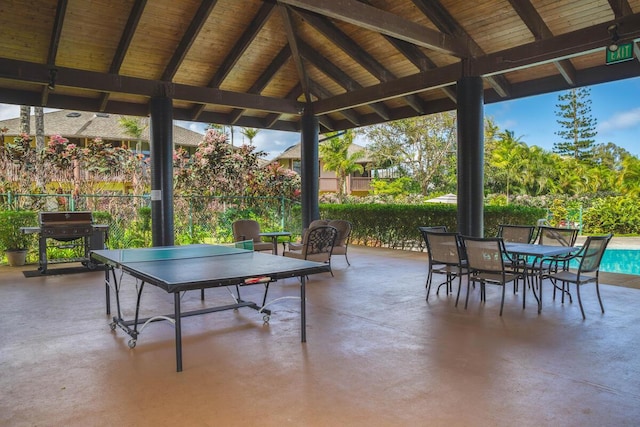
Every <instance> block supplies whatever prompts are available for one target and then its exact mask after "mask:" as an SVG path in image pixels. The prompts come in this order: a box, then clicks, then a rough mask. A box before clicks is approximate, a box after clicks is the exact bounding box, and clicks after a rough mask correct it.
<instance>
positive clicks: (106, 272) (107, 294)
mask: <svg viewBox="0 0 640 427" xmlns="http://www.w3.org/2000/svg"><path fill="white" fill-rule="evenodd" d="M110 272H111V268H110V267H107V268H105V270H104V290H105V298H106V302H107V316H108V315H109V314H111V293H110V292H109V274H110Z"/></svg>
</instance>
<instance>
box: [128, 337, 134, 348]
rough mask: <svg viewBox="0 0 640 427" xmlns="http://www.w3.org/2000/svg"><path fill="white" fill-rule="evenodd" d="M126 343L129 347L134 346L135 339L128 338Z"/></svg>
mask: <svg viewBox="0 0 640 427" xmlns="http://www.w3.org/2000/svg"><path fill="white" fill-rule="evenodd" d="M127 345H129V348H135V347H136V340H134V339H130V340H129V342H128V343H127Z"/></svg>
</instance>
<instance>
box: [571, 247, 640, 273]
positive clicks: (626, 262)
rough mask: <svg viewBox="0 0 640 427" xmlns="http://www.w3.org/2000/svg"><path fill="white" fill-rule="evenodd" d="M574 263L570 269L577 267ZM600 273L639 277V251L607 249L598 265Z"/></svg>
mask: <svg viewBox="0 0 640 427" xmlns="http://www.w3.org/2000/svg"><path fill="white" fill-rule="evenodd" d="M577 266H578V264H577V263H576V264H575V265H574V264H571V267H577ZM600 271H606V272H608V273H623V274H637V275H640V250H637V249H607V250H606V251H604V256H603V257H602V261H601V263H600Z"/></svg>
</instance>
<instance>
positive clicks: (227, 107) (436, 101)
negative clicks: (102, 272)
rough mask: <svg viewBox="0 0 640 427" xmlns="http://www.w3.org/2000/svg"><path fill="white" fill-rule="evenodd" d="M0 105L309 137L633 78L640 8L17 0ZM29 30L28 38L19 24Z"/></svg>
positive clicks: (571, 0) (404, 0)
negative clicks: (310, 129) (161, 112)
mask: <svg viewBox="0 0 640 427" xmlns="http://www.w3.org/2000/svg"><path fill="white" fill-rule="evenodd" d="M2 12H3V13H2V14H0V102H3V103H11V104H25V105H41V106H44V107H50V108H64V109H80V110H84V111H99V112H106V113H111V114H128V115H137V116H147V115H148V114H149V111H150V105H149V104H150V99H152V98H154V97H167V98H170V99H171V100H172V104H173V110H172V111H173V114H174V118H175V119H177V120H193V121H199V122H204V123H218V124H222V125H234V126H240V127H255V128H261V129H277V130H286V131H299V130H300V129H301V123H300V118H301V115H302V114H303V113H304V112H305V111H309V112H312V113H313V114H314V115H315V116H316V117H317V118H318V120H319V123H320V133H326V132H328V131H339V130H344V129H350V128H355V127H360V126H367V125H371V124H377V123H382V122H386V121H389V120H394V119H401V118H407V117H412V116H418V115H423V114H430V113H434V112H441V111H448V110H453V109H455V108H456V105H457V102H458V99H457V97H458V94H457V90H456V86H457V82H458V81H460V80H461V79H463V78H464V77H467V76H479V77H481V79H482V82H483V89H484V102H485V103H492V102H498V101H502V100H508V99H515V98H521V97H525V96H530V95H535V94H540V93H547V92H553V91H559V90H565V89H569V88H574V87H577V86H584V85H592V84H596V83H602V82H607V81H613V80H619V79H624V78H629V77H636V76H639V75H640V64H639V63H638V61H637V60H631V61H627V62H623V63H619V64H615V65H612V66H607V65H606V64H605V51H606V47H607V45H609V44H610V43H611V42H612V39H613V38H614V36H615V37H616V38H619V40H618V43H631V45H630V46H629V48H628V49H627V48H626V47H625V48H624V49H622V50H621V51H620V52H622V51H624V52H627V51H629V52H631V53H633V51H634V50H635V52H638V46H637V41H638V40H639V38H640V0H562V1H552V0H544V1H543V0H537V1H532V0H528V1H527V0H518V1H516V0H484V1H461V0H429V1H426V0H375V1H372V0H370V1H358V0H342V1H339V2H338V1H335V2H331V1H326V0H325V1H317V0H278V1H274V0H242V1H238V0H205V1H194V0H154V1H144V0H122V1H117V2H109V1H99V2H97V1H96V2H89V1H73V2H72V1H68V0H39V1H38V2H37V7H35V6H34V2H28V1H12V2H9V3H8V4H7V5H6V7H4V8H3V10H2ZM25 29H28V30H25Z"/></svg>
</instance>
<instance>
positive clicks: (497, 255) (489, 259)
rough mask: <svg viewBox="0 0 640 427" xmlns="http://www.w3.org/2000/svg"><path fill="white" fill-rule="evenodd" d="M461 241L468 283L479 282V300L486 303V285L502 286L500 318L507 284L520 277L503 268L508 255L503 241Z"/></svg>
mask: <svg viewBox="0 0 640 427" xmlns="http://www.w3.org/2000/svg"><path fill="white" fill-rule="evenodd" d="M462 239H463V242H464V246H465V249H466V253H467V262H468V267H469V269H470V270H471V276H470V278H469V283H471V282H480V300H481V301H484V302H486V290H485V285H486V284H487V283H489V284H494V285H498V286H502V300H501V302H500V316H502V310H503V308H504V294H505V288H506V286H507V283H509V282H512V281H515V280H517V279H519V278H520V277H521V274H520V273H517V272H513V271H511V270H509V269H507V268H505V262H504V261H505V259H509V255H508V253H507V251H506V250H505V247H504V241H503V240H502V239H501V238H499V237H493V238H480V237H467V236H464V237H463V238H462ZM469 283H468V284H467V297H466V301H465V304H464V308H465V309H466V308H467V305H468V304H469ZM523 294H525V293H523ZM523 298H524V295H523Z"/></svg>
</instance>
